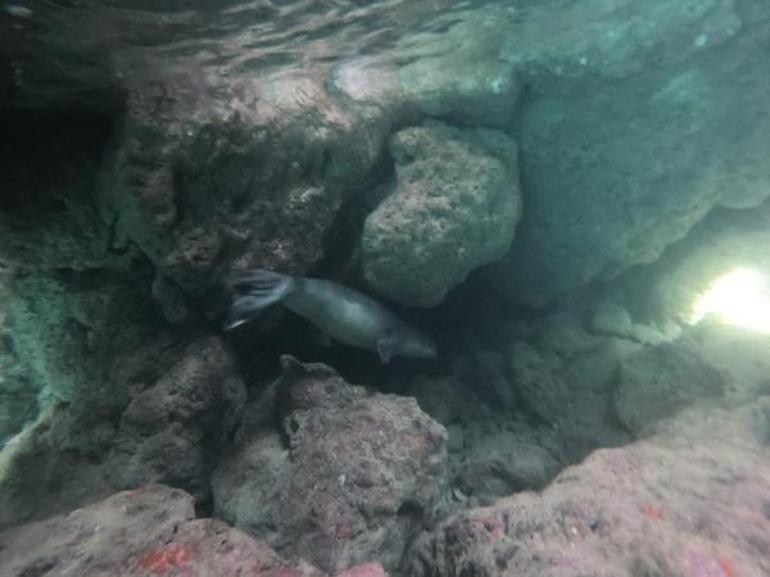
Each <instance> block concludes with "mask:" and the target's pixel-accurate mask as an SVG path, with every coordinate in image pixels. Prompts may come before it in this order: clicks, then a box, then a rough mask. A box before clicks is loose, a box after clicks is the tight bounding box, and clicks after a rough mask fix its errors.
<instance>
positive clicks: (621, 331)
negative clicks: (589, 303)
mask: <svg viewBox="0 0 770 577" xmlns="http://www.w3.org/2000/svg"><path fill="white" fill-rule="evenodd" d="M591 328H592V329H593V331H594V332H596V333H598V334H605V335H612V336H616V337H622V338H631V335H632V332H633V328H634V323H633V321H632V320H631V315H630V314H629V313H628V311H627V310H626V309H625V308H623V307H622V306H620V305H616V304H613V303H602V304H601V305H600V306H598V307H597V308H596V310H595V311H594V314H593V317H592V318H591Z"/></svg>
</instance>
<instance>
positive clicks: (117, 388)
mask: <svg viewBox="0 0 770 577" xmlns="http://www.w3.org/2000/svg"><path fill="white" fill-rule="evenodd" d="M8 290H9V293H10V295H9V299H8V300H7V301H6V303H5V304H6V325H5V327H6V329H5V333H6V336H7V338H8V339H9V341H10V342H11V343H12V344H13V349H14V351H15V356H16V357H17V359H18V361H19V362H20V363H21V364H22V367H23V368H26V371H25V374H26V375H27V376H28V378H29V385H30V388H31V390H33V391H41V394H42V399H41V400H42V401H44V403H56V402H67V403H72V404H74V405H81V406H87V407H90V408H91V409H92V410H114V409H120V408H122V407H123V406H124V405H125V404H126V402H128V399H129V392H130V391H129V390H128V387H126V383H125V382H123V381H122V380H121V378H120V375H119V372H120V369H119V364H118V365H116V360H117V359H118V358H124V359H125V358H126V356H128V354H130V351H132V350H134V349H137V348H139V347H140V346H141V344H142V343H143V342H146V341H147V340H148V339H149V338H150V337H151V335H152V334H153V333H155V332H157V331H158V330H159V326H160V322H159V321H158V319H157V316H156V314H155V310H154V307H153V305H152V302H151V300H150V299H149V295H148V294H147V291H146V290H145V287H144V286H142V283H141V280H140V279H137V278H134V277H133V276H132V275H130V274H128V273H127V272H125V271H122V272H118V271H110V270H100V269H95V270H77V269H75V270H73V269H60V270H52V271H50V272H49V271H19V272H18V273H17V274H15V275H14V277H13V278H12V280H11V281H10V283H9V287H8Z"/></svg>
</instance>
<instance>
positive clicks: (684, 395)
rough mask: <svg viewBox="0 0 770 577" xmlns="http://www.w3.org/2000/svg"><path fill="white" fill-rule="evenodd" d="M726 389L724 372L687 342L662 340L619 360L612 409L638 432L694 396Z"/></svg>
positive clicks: (718, 394) (714, 395) (713, 394)
mask: <svg viewBox="0 0 770 577" xmlns="http://www.w3.org/2000/svg"><path fill="white" fill-rule="evenodd" d="M726 389H727V379H726V378H725V375H723V374H722V373H720V372H719V371H718V370H717V369H716V368H715V367H714V366H712V365H711V364H710V363H709V362H708V361H707V360H706V359H704V358H702V357H701V355H700V354H699V353H698V352H697V351H695V350H692V348H691V347H688V346H687V344H686V343H677V344H663V345H660V346H657V347H654V348H648V349H646V350H643V351H641V352H639V353H637V354H636V355H633V356H632V357H630V358H628V359H626V361H625V362H623V363H622V365H621V368H620V374H619V382H618V388H617V391H616V398H615V410H616V412H617V415H618V418H619V419H620V420H621V421H622V422H623V424H625V425H626V426H627V427H628V428H629V429H631V430H633V431H635V432H637V433H639V432H642V431H643V430H644V428H645V426H647V425H649V424H650V423H655V422H657V421H659V420H661V419H662V418H664V417H668V416H670V415H672V414H674V413H676V412H677V411H679V410H681V409H682V408H683V407H686V406H687V405H689V404H691V403H693V402H694V401H696V400H699V399H708V398H718V397H721V396H722V395H723V394H724V393H725V392H726Z"/></svg>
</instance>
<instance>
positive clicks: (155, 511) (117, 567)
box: [0, 485, 386, 577]
mask: <svg viewBox="0 0 770 577" xmlns="http://www.w3.org/2000/svg"><path fill="white" fill-rule="evenodd" d="M30 543H34V544H35V546H34V547H31V546H30ZM0 572H1V573H2V574H3V575H7V576H9V577H10V576H13V577H19V576H28V575H48V576H50V577H64V576H65V575H78V576H79V577H116V576H122V577H149V576H152V575H179V576H181V575H189V576H196V577H233V576H235V575H243V576H246V575H248V576H251V577H257V576H263V577H323V576H324V573H322V572H321V571H319V570H318V569H316V568H315V567H313V566H312V565H309V564H308V563H305V562H303V561H297V562H291V563H290V562H287V561H285V560H283V559H282V558H281V557H280V556H279V555H278V554H277V553H276V552H275V551H274V550H273V549H272V548H271V547H270V546H269V545H267V544H266V543H264V542H262V541H259V540H257V539H254V538H253V537H250V536H248V535H246V534H245V533H243V532H242V531H239V530H238V529H233V528H232V527H228V526H227V525H226V524H225V523H222V522H221V521H217V520H215V519H195V512H194V510H193V499H192V497H191V496H190V495H187V494H186V493H184V492H183V491H180V490H178V489H171V488H169V487H166V486H163V485H147V486H143V487H140V488H138V489H135V490H132V491H125V492H123V493H117V494H115V495H112V496H110V497H109V498H107V499H104V500H103V501H99V502H96V503H94V504H92V505H88V506H86V507H84V508H82V509H77V510H75V511H73V512H71V513H69V514H68V515H63V516H60V517H53V518H51V519H48V520H45V521H40V522H37V523H31V524H29V525H22V526H20V527H17V528H14V529H11V530H8V531H6V532H4V533H0ZM343 575H344V577H386V574H385V572H384V571H383V569H382V567H381V566H380V565H378V564H377V563H369V564H366V565H363V566H357V567H352V568H350V569H348V570H347V571H346V572H344V573H343V574H341V575H340V577H342V576H343Z"/></svg>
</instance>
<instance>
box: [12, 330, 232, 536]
mask: <svg viewBox="0 0 770 577" xmlns="http://www.w3.org/2000/svg"><path fill="white" fill-rule="evenodd" d="M233 362H234V361H233V359H232V358H231V356H230V354H229V353H228V352H227V351H226V350H225V348H224V347H223V345H222V343H221V341H220V340H219V339H217V338H214V337H206V338H201V339H198V340H195V341H193V342H191V343H189V344H188V345H187V346H180V345H178V344H175V343H174V342H173V341H170V339H169V338H168V337H165V338H156V339H153V340H151V341H148V342H147V343H144V345H143V348H140V349H138V350H135V351H130V353H129V354H127V355H126V356H124V357H121V358H119V362H118V363H117V364H118V365H119V366H118V367H116V369H115V375H116V382H119V383H121V384H122V386H123V388H124V389H125V390H126V391H128V392H129V393H131V395H132V396H133V399H132V400H131V402H130V403H129V404H128V406H127V407H124V409H125V410H123V412H122V416H121V414H120V411H117V412H116V411H114V410H110V411H107V412H104V411H99V410H95V409H93V408H92V407H90V406H88V405H80V406H78V405H75V406H70V405H63V404H58V405H54V406H51V407H49V408H48V409H46V410H45V411H44V412H43V413H42V414H41V415H40V416H38V418H37V420H36V421H35V422H34V423H33V424H31V425H30V426H29V427H28V428H27V429H26V430H25V431H24V432H22V433H21V434H20V435H18V436H17V437H16V438H14V439H13V441H12V442H11V444H10V445H9V446H8V447H6V449H5V450H4V451H3V452H2V453H0V527H5V526H8V525H11V524H14V523H18V522H20V521H22V520H29V519H39V518H41V517H44V516H47V515H50V514H52V513H58V512H61V511H65V510H68V509H71V508H73V507H77V506H80V505H82V504H83V503H84V502H87V501H90V500H93V499H94V498H97V497H100V496H103V495H106V494H109V493H110V492H113V491H115V490H118V489H125V488H134V487H137V486H139V485H142V484H145V483H147V482H151V481H163V482H165V483H169V484H173V485H175V486H177V487H182V488H185V489H189V490H190V491H192V492H193V493H194V495H195V497H196V498H197V499H198V501H199V502H202V501H203V500H205V499H206V498H207V497H208V496H209V484H208V478H209V474H210V472H211V469H212V467H213V464H214V461H215V459H216V457H217V456H218V455H219V453H220V452H221V451H222V449H223V446H224V445H225V444H226V442H227V440H228V438H229V436H230V435H231V433H232V432H233V430H234V428H235V427H236V426H237V424H238V420H239V417H240V414H241V411H242V408H243V404H244V403H245V390H244V386H243V383H242V382H241V380H240V377H239V376H238V374H237V372H236V369H235V366H234V364H233Z"/></svg>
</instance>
